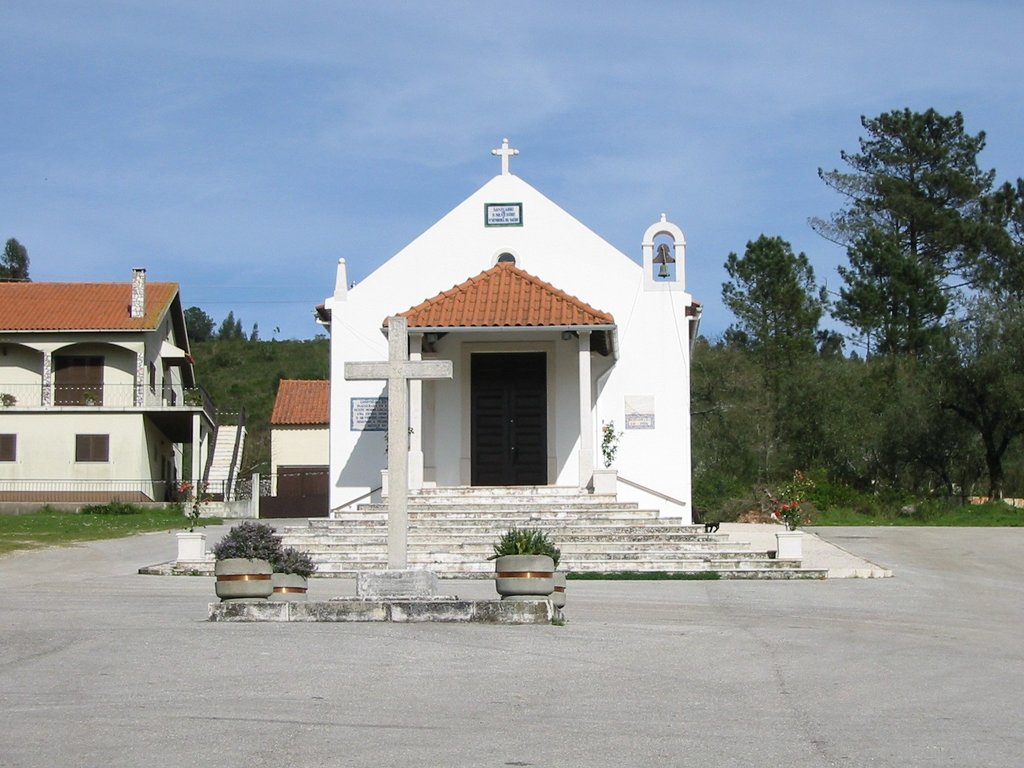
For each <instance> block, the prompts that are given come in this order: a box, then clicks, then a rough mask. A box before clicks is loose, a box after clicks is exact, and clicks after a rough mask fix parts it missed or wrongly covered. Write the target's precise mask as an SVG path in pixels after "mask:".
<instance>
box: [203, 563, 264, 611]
mask: <svg viewBox="0 0 1024 768" xmlns="http://www.w3.org/2000/svg"><path fill="white" fill-rule="evenodd" d="M213 573H214V575H215V576H216V577H217V584H216V590H217V597H219V598H220V599H221V600H224V601H227V600H266V599H267V598H268V597H270V595H271V593H272V592H273V591H274V586H273V583H272V582H271V574H272V572H271V568H270V563H268V562H267V561H266V560H247V559H245V558H241V557H230V558H228V559H226V560H218V561H217V562H216V564H215V565H214V568H213Z"/></svg>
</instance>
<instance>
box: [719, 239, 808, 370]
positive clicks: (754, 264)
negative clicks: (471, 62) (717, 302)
mask: <svg viewBox="0 0 1024 768" xmlns="http://www.w3.org/2000/svg"><path fill="white" fill-rule="evenodd" d="M725 270H726V272H727V273H728V274H729V277H730V281H729V282H727V283H723V284H722V300H723V301H724V302H725V305H726V306H727V307H728V308H729V309H730V310H731V311H732V313H733V314H734V315H735V316H736V320H737V323H736V325H734V326H733V327H732V328H730V331H727V333H729V336H730V338H732V339H734V340H743V342H744V343H745V344H746V345H748V346H750V347H752V348H754V349H758V350H762V351H763V352H765V353H766V354H768V355H770V356H772V357H773V358H776V359H780V361H782V359H783V358H784V359H785V360H786V361H789V360H791V359H792V356H793V354H799V353H801V352H811V351H813V350H814V345H815V337H816V333H817V330H818V323H819V321H820V320H821V316H822V314H824V311H825V308H826V307H827V306H828V300H827V298H826V294H825V289H824V288H822V289H819V288H818V287H817V285H816V283H815V280H814V269H813V268H812V267H811V264H810V262H809V261H808V260H807V256H806V255H804V254H803V253H800V254H794V253H793V247H792V246H791V245H790V244H789V243H788V242H786V241H785V240H783V239H782V238H781V237H768V236H766V235H761V236H760V237H759V238H757V240H754V241H751V242H748V243H747V248H746V250H745V251H744V253H743V257H742V258H740V257H739V256H737V255H736V254H735V253H730V254H729V256H728V258H727V259H726V262H725Z"/></svg>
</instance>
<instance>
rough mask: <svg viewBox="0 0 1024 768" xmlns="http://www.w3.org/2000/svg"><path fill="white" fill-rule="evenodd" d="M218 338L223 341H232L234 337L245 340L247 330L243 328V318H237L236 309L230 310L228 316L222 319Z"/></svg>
mask: <svg viewBox="0 0 1024 768" xmlns="http://www.w3.org/2000/svg"><path fill="white" fill-rule="evenodd" d="M217 338H218V339H220V340H221V341H230V340H232V339H241V340H243V341H244V340H245V338H246V336H245V331H243V330H242V321H241V319H237V320H236V319H235V313H234V311H233V310H232V311H229V312H228V314H227V317H225V318H224V320H222V321H221V324H220V328H219V329H217Z"/></svg>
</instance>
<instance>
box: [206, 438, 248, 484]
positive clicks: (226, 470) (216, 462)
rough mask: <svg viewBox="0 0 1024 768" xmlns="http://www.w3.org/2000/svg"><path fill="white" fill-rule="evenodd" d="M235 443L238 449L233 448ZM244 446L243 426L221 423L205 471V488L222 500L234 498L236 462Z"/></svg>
mask: <svg viewBox="0 0 1024 768" xmlns="http://www.w3.org/2000/svg"><path fill="white" fill-rule="evenodd" d="M235 443H237V444H238V450H237V451H236V450H235ZM244 448H245V427H244V426H239V425H238V424H221V425H220V426H218V427H217V433H216V436H215V437H214V442H213V456H212V458H211V460H210V468H209V471H208V472H207V473H206V488H207V491H208V492H209V493H212V494H215V495H217V496H219V497H221V498H222V499H223V500H224V501H232V500H233V499H234V498H235V489H234V482H233V481H234V479H235V473H236V472H237V470H238V466H237V465H238V462H239V461H240V460H241V458H242V450H243V449H244ZM233 462H234V463H233Z"/></svg>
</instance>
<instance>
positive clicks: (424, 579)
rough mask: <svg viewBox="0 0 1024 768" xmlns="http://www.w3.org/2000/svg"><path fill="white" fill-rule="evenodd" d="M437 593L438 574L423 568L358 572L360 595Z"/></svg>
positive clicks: (357, 586)
mask: <svg viewBox="0 0 1024 768" xmlns="http://www.w3.org/2000/svg"><path fill="white" fill-rule="evenodd" d="M437 594H438V579H437V574H436V573H434V572H433V571H426V570H423V569H422V568H409V569H406V570H391V571H360V572H359V573H357V574H356V595H358V596H359V597H433V596H434V595H437Z"/></svg>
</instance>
